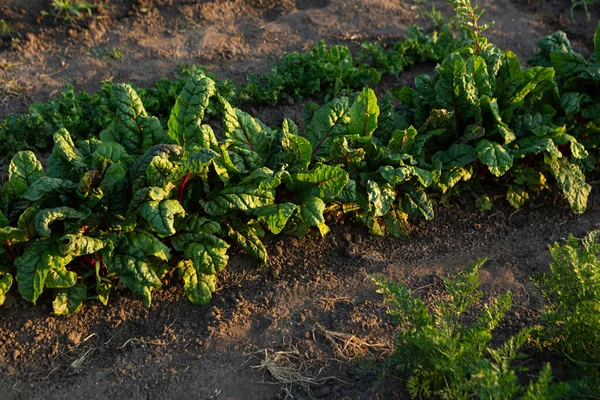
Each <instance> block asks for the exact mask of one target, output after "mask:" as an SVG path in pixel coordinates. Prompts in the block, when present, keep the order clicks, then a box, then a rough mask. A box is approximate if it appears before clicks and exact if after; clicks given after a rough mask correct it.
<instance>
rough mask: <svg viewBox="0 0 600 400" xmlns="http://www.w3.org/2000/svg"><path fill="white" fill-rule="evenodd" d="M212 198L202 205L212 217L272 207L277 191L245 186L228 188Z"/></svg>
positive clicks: (249, 185)
mask: <svg viewBox="0 0 600 400" xmlns="http://www.w3.org/2000/svg"><path fill="white" fill-rule="evenodd" d="M210 198H211V199H212V200H210V201H206V202H203V203H202V205H203V207H204V211H206V213H207V214H210V215H225V214H227V213H229V212H232V211H251V210H254V209H256V208H260V207H264V206H268V205H271V204H273V202H274V201H275V190H274V189H260V188H258V187H257V186H256V185H251V184H245V185H238V186H230V187H226V188H224V189H223V190H220V191H219V192H217V193H215V194H213V195H211V196H210Z"/></svg>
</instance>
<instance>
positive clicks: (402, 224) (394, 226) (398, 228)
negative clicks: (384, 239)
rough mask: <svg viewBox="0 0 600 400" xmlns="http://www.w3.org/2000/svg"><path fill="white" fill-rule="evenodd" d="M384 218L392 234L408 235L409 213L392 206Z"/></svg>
mask: <svg viewBox="0 0 600 400" xmlns="http://www.w3.org/2000/svg"><path fill="white" fill-rule="evenodd" d="M383 219H384V221H385V227H386V228H387V230H388V232H389V233H390V235H392V236H393V237H396V238H399V237H406V236H408V234H409V232H408V226H407V225H408V224H407V219H408V215H407V214H406V213H404V212H402V210H400V209H399V208H398V207H394V208H392V209H391V210H390V212H388V213H387V214H385V215H384V216H383Z"/></svg>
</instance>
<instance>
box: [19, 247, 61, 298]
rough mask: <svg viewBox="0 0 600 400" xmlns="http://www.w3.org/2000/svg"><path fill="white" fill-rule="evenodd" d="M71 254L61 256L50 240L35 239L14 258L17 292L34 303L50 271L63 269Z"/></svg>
mask: <svg viewBox="0 0 600 400" xmlns="http://www.w3.org/2000/svg"><path fill="white" fill-rule="evenodd" d="M72 258H73V257H72V256H63V255H61V254H60V252H59V251H58V249H57V247H56V246H54V244H53V243H52V242H50V241H36V242H33V243H31V244H30V245H29V246H28V247H26V248H25V251H24V252H23V254H22V255H20V256H19V257H17V258H16V259H15V263H14V265H15V267H16V268H17V276H16V280H17V283H18V284H19V292H20V293H21V296H23V298H24V299H25V300H27V301H30V302H32V303H33V304H35V303H36V301H37V298H38V297H39V296H40V294H42V292H43V290H44V286H45V284H46V279H47V277H48V274H49V273H50V271H52V270H55V271H64V267H65V266H66V265H67V264H69V262H71V260H72Z"/></svg>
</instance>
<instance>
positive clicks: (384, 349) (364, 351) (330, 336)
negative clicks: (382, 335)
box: [317, 325, 393, 361]
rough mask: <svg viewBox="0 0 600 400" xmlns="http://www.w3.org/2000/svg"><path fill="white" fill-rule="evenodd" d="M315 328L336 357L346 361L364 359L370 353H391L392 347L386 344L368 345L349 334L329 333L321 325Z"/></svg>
mask: <svg viewBox="0 0 600 400" xmlns="http://www.w3.org/2000/svg"><path fill="white" fill-rule="evenodd" d="M317 328H318V329H319V331H321V333H322V334H323V336H325V339H327V341H329V342H330V343H331V345H332V346H333V349H334V351H335V353H336V356H337V357H340V358H342V359H344V360H346V361H352V360H355V359H356V358H365V357H367V356H368V355H369V354H371V353H372V352H376V353H378V354H379V355H384V354H391V352H392V351H393V348H392V346H391V345H389V344H387V343H369V342H367V341H366V340H364V339H361V338H359V337H358V336H355V335H351V334H349V333H343V332H335V331H330V330H327V329H325V328H323V327H322V326H321V325H317Z"/></svg>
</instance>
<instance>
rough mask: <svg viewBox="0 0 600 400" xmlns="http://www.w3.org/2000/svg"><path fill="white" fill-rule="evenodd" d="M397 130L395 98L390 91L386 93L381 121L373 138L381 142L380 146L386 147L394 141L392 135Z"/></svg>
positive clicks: (382, 105)
mask: <svg viewBox="0 0 600 400" xmlns="http://www.w3.org/2000/svg"><path fill="white" fill-rule="evenodd" d="M395 129H396V110H395V106H394V97H393V96H392V94H391V93H390V92H389V91H388V92H386V94H385V98H384V100H383V103H382V104H381V111H380V114H379V121H378V124H377V129H376V130H375V132H374V133H373V137H374V138H375V140H377V141H378V142H379V144H381V145H385V144H387V143H389V141H390V140H391V139H392V133H393V132H394V130H395Z"/></svg>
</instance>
